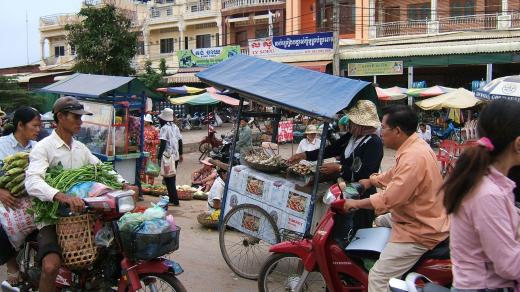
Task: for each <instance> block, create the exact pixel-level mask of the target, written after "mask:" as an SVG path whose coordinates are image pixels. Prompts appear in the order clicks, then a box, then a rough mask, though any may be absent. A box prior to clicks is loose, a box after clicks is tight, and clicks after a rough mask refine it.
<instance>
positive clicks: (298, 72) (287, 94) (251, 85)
mask: <svg viewBox="0 0 520 292" xmlns="http://www.w3.org/2000/svg"><path fill="white" fill-rule="evenodd" d="M197 76H198V77H199V78H200V79H201V80H202V81H204V82H205V83H207V84H210V85H212V86H214V87H216V88H218V89H220V90H223V89H228V90H230V91H232V92H235V93H237V94H239V95H240V96H242V97H244V98H248V99H252V100H255V101H259V102H263V103H266V104H271V105H274V106H281V107H284V108H287V109H290V110H293V111H296V112H300V113H303V114H306V115H313V116H319V117H323V118H329V119H332V118H334V117H335V115H336V113H337V112H339V111H341V110H342V109H344V108H347V107H349V106H350V105H351V104H352V103H353V102H354V101H356V100H358V99H369V100H372V101H373V102H374V103H375V104H376V105H377V104H378V103H379V101H378V100H377V95H376V91H375V89H374V87H373V86H371V85H370V83H369V82H365V81H360V80H353V79H349V78H342V77H337V76H332V75H328V74H323V73H319V72H315V71H311V70H305V69H301V68H298V67H295V66H291V65H288V64H282V63H277V62H273V61H269V60H264V59H260V58H255V57H251V56H246V55H236V56H234V57H232V58H229V59H227V60H225V61H223V62H221V63H219V64H216V65H213V66H212V67H210V68H208V69H206V70H205V71H203V72H199V73H197Z"/></svg>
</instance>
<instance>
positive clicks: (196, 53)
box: [177, 46, 240, 68]
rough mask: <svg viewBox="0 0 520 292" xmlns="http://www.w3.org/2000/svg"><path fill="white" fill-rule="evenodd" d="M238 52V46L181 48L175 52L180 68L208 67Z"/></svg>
mask: <svg viewBox="0 0 520 292" xmlns="http://www.w3.org/2000/svg"><path fill="white" fill-rule="evenodd" d="M239 53H240V46H226V47H215V48H202V49H193V50H181V51H178V52H177V57H178V58H179V67H180V68H190V67H209V66H211V65H215V64H218V63H220V62H222V61H224V60H226V59H227V58H230V57H233V56H234V55H237V54H239Z"/></svg>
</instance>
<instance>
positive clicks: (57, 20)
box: [40, 13, 79, 27]
mask: <svg viewBox="0 0 520 292" xmlns="http://www.w3.org/2000/svg"><path fill="white" fill-rule="evenodd" d="M78 20H79V17H78V16H77V15H76V14H71V13H63V14H54V15H47V16H42V17H40V27H46V26H53V25H66V24H69V23H74V22H76V21H78Z"/></svg>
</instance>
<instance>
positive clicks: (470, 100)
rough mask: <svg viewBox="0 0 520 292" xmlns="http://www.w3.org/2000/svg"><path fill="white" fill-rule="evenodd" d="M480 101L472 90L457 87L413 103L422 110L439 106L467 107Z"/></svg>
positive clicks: (434, 108) (435, 108) (437, 108)
mask: <svg viewBox="0 0 520 292" xmlns="http://www.w3.org/2000/svg"><path fill="white" fill-rule="evenodd" d="M480 102H481V101H480V100H479V99H478V98H475V96H474V95H473V92H471V91H469V90H466V89H464V88H459V89H457V90H454V91H451V92H448V93H445V94H441V95H438V96H436V97H431V98H427V99H424V100H421V101H418V102H416V103H415V104H416V105H417V106H418V107H420V108H422V109H423V110H439V109H441V108H456V109H461V108H469V107H474V106H475V105H477V104H479V103H480Z"/></svg>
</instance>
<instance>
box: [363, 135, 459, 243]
mask: <svg viewBox="0 0 520 292" xmlns="http://www.w3.org/2000/svg"><path fill="white" fill-rule="evenodd" d="M370 181H371V182H372V184H373V185H374V186H376V187H378V188H383V190H382V191H380V192H378V193H375V194H373V195H372V196H370V202H371V203H372V206H373V207H374V209H375V211H376V213H379V214H380V213H385V212H388V211H390V212H391V213H392V224H393V225H392V235H391V237H390V241H391V242H402V243H405V242H406V243H418V244H420V245H423V246H425V247H427V248H430V249H431V248H433V247H435V246H436V245H437V244H438V243H440V242H441V241H443V240H445V239H446V238H447V237H448V234H449V227H450V221H449V217H448V215H447V214H446V210H445V208H444V205H443V202H442V201H443V196H444V193H443V192H439V189H440V188H441V186H442V183H443V180H442V176H441V173H440V170H439V165H438V162H437V158H436V156H435V153H434V152H433V150H432V149H431V148H430V146H429V145H428V144H426V142H424V141H423V140H422V139H421V138H420V137H419V136H418V135H417V134H413V135H412V136H410V137H409V138H408V139H407V140H406V141H405V142H404V143H403V145H401V147H399V149H398V150H397V153H396V164H395V165H394V166H393V167H392V168H391V169H389V170H388V171H387V172H385V173H382V174H373V175H371V176H370Z"/></svg>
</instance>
